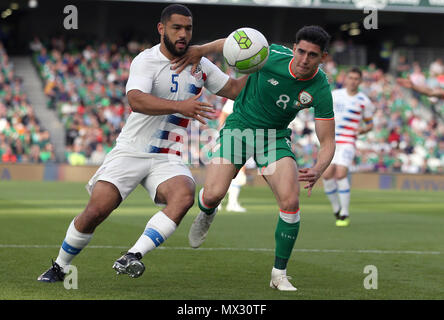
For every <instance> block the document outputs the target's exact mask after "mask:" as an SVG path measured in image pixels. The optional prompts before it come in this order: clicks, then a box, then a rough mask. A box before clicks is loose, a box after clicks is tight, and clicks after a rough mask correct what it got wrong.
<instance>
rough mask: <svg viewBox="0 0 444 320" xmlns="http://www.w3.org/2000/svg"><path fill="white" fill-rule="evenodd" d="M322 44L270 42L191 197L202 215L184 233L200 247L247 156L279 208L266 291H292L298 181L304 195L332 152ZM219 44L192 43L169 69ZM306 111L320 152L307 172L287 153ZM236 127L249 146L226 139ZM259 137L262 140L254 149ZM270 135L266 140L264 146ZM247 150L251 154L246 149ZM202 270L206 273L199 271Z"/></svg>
mask: <svg viewBox="0 0 444 320" xmlns="http://www.w3.org/2000/svg"><path fill="white" fill-rule="evenodd" d="M329 41H330V36H329V35H328V33H327V32H326V31H325V30H324V29H322V28H321V27H318V26H306V27H304V28H302V29H300V30H299V31H298V32H297V34H296V41H295V43H294V45H293V49H290V48H286V47H284V46H281V45H276V44H272V45H271V46H270V54H269V57H268V61H267V62H266V63H265V65H264V66H263V68H262V69H260V70H259V71H257V72H255V73H252V74H250V75H249V76H248V80H247V83H246V85H245V87H244V88H243V90H242V91H241V93H240V94H239V96H238V97H237V99H236V100H235V102H234V111H233V113H232V114H231V115H229V116H228V118H227V120H226V122H225V126H224V128H223V129H222V130H221V131H220V135H219V140H218V142H219V143H218V145H216V148H215V149H213V152H212V155H211V156H212V159H211V161H210V163H209V164H208V165H207V169H206V175H205V184H204V188H203V189H201V190H200V192H199V196H198V202H199V208H200V210H201V211H200V213H199V214H198V216H197V217H196V219H195V220H194V222H193V224H192V226H191V228H190V232H189V236H188V238H189V241H190V245H191V246H192V247H194V248H197V247H199V246H200V245H201V244H202V243H203V242H204V240H205V238H206V236H207V233H208V230H209V228H210V225H211V223H212V221H213V219H214V217H215V215H216V212H217V207H218V205H219V203H220V201H221V200H222V199H223V197H224V196H225V194H226V192H227V190H228V188H229V186H230V183H231V180H232V178H233V177H234V176H235V175H236V173H237V172H238V171H239V170H240V168H241V167H242V166H243V165H244V164H245V162H246V161H247V159H248V158H250V156H254V159H255V161H256V163H257V166H258V167H260V168H261V169H262V172H263V177H264V179H265V180H266V182H267V183H268V185H269V187H270V188H271V190H272V192H273V194H274V196H275V198H276V200H277V204H278V206H279V211H278V218H277V220H278V221H277V224H276V229H275V245H276V246H275V260H274V265H273V268H272V270H271V281H270V287H271V288H274V289H278V290H281V291H296V290H297V289H296V288H295V287H294V286H293V285H292V284H291V283H290V281H288V279H289V277H288V276H287V264H288V261H289V259H290V256H291V253H292V250H293V247H294V244H295V242H296V238H297V236H298V233H299V225H300V217H301V211H300V208H299V193H300V190H299V182H300V181H304V182H306V185H305V186H304V188H305V189H307V190H308V195H309V196H310V195H311V191H312V188H313V186H314V185H315V183H316V181H317V180H318V179H319V178H320V177H321V176H322V173H323V172H324V170H325V169H326V168H327V167H328V165H329V164H330V161H331V159H332V158H333V155H334V151H335V137H334V129H335V121H334V113H333V102H332V96H331V91H330V86H329V84H328V81H327V77H326V75H325V73H324V72H323V71H322V70H321V69H320V68H319V64H320V63H321V62H322V61H323V60H324V59H325V57H326V56H327V48H328V43H329ZM224 42H225V39H219V40H215V41H213V42H210V43H208V44H205V45H202V46H196V47H194V48H193V54H194V55H195V56H194V55H192V52H191V50H190V52H189V53H188V55H186V56H184V57H182V59H176V61H175V62H176V63H175V66H174V67H175V68H177V70H178V71H179V70H181V68H183V67H184V66H185V65H188V64H189V63H192V64H193V63H195V61H196V60H197V61H198V59H199V58H200V57H201V56H204V55H207V54H209V53H214V52H222V49H223V45H224ZM194 59H196V60H194ZM311 107H313V108H314V113H315V131H316V135H317V137H318V139H319V142H320V150H319V153H318V157H317V161H316V164H315V165H314V166H313V167H312V168H303V169H299V170H298V167H297V164H296V156H295V155H294V154H293V152H292V150H291V141H290V138H291V129H289V128H288V125H289V123H290V122H291V121H292V120H293V119H294V118H295V117H296V114H297V113H298V112H299V111H300V110H302V109H305V108H311ZM238 130H240V132H241V133H246V132H248V131H250V132H251V134H253V135H254V137H253V138H254V140H253V142H251V141H250V142H248V140H247V141H245V140H244V139H243V138H242V137H239V136H236V135H235V134H233V132H235V131H238ZM261 136H262V137H263V141H262V144H261V145H259V143H258V141H259V140H261ZM269 138H272V139H270V140H271V141H270V140H268V139H269ZM267 141H268V142H267ZM236 142H237V143H240V144H241V145H242V147H243V148H242V150H233V149H232V148H231V146H232V145H234V144H235V143H236ZM253 149H256V150H255V152H251V150H253ZM248 150H250V151H248ZM203 269H204V270H208V268H206V267H205V266H204V267H203ZM208 272H211V270H209V271H208Z"/></svg>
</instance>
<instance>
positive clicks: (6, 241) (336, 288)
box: [0, 181, 444, 300]
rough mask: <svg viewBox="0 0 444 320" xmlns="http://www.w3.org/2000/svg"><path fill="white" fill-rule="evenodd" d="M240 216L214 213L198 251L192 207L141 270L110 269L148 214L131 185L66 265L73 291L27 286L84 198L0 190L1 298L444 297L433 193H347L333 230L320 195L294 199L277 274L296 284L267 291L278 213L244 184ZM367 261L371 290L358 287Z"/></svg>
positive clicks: (19, 187)
mask: <svg viewBox="0 0 444 320" xmlns="http://www.w3.org/2000/svg"><path fill="white" fill-rule="evenodd" d="M240 197H241V202H242V204H243V205H244V206H245V207H246V208H247V209H248V212H247V213H242V214H239V213H228V212H225V211H221V212H220V213H219V214H218V216H217V217H216V219H215V222H214V224H213V225H212V228H211V230H210V233H209V235H208V238H207V240H206V242H205V243H204V245H203V247H202V248H200V249H197V250H194V249H190V248H189V247H188V240H187V233H188V230H189V227H190V225H191V222H192V221H193V219H194V217H195V216H196V214H197V209H196V206H195V207H194V208H193V209H192V210H191V211H190V212H189V213H188V215H187V216H186V217H185V218H184V220H183V222H182V224H181V225H180V226H179V228H178V229H177V231H176V232H175V233H174V234H173V236H172V237H171V238H169V239H168V240H167V241H166V242H165V243H164V244H163V245H162V246H161V247H160V248H158V249H157V250H154V251H152V252H150V253H149V254H147V255H146V256H145V257H144V259H143V261H144V263H145V265H146V266H147V270H146V272H145V274H144V275H143V276H142V277H140V278H138V279H132V278H129V277H128V276H126V275H121V276H117V275H116V274H115V272H114V270H113V269H112V268H111V266H112V264H113V262H114V261H115V260H116V258H118V257H120V255H121V252H122V251H124V250H126V249H128V248H129V247H131V246H132V244H133V243H134V242H135V241H136V240H137V238H138V237H139V235H140V234H141V232H142V231H143V229H144V227H145V224H146V222H147V220H148V219H149V217H150V216H151V215H153V214H154V213H155V212H157V211H158V209H157V208H156V207H155V206H154V205H153V204H152V202H151V200H150V199H149V197H148V195H147V194H146V192H145V190H144V189H142V188H138V189H137V190H136V191H135V192H134V193H133V194H132V195H131V196H130V197H129V198H128V199H127V200H126V201H125V202H124V203H123V204H122V205H121V206H120V208H118V209H117V210H116V211H115V212H114V213H113V214H112V215H111V216H110V217H109V218H108V219H107V220H106V221H105V222H104V223H103V224H102V225H101V226H99V227H98V229H97V230H96V233H95V235H94V237H93V240H92V241H91V242H90V244H89V246H88V247H87V248H85V249H84V250H83V251H82V252H81V253H80V254H79V256H78V257H76V259H75V260H74V262H73V264H74V265H75V266H76V267H77V269H78V275H79V280H78V289H77V290H66V289H65V288H64V286H63V283H56V284H46V283H40V282H38V281H36V279H37V277H38V276H39V275H40V274H41V273H42V272H43V271H45V270H46V269H47V268H48V267H49V265H50V262H51V258H54V259H55V257H56V256H57V253H58V250H59V246H60V245H61V243H62V241H63V239H64V236H65V232H66V229H67V227H68V225H69V223H70V221H71V220H72V219H73V217H74V216H75V215H77V214H78V213H79V212H81V211H82V209H83V208H84V205H85V204H86V202H87V200H88V195H87V193H86V191H85V189H84V186H83V184H79V183H60V182H57V183H55V182H38V183H37V182H8V181H6V182H5V181H2V182H0V261H1V263H0V287H1V290H0V299H12V300H15V299H76V300H82V299H104V300H106V299H119V300H125V299H147V300H148V299H150V300H173V299H174V300H177V299H178V300H182V299H183V300H194V299H196V300H201V299H205V300H218V299H228V300H245V299H248V300H250V299H251V300H287V299H291V300H306V299H318V300H324V299H402V300H405V299H427V300H432V299H440V300H442V299H444V272H443V266H444V232H443V231H444V196H443V194H442V193H440V192H397V191H363V190H353V191H352V201H351V214H352V216H351V222H352V223H351V225H350V227H348V228H337V227H336V226H335V225H334V219H333V215H332V214H331V209H330V205H329V203H328V201H327V198H326V197H325V195H324V194H323V193H322V191H321V190H320V188H319V187H318V188H316V189H315V191H314V193H313V195H312V197H311V198H307V196H306V193H305V192H303V193H302V196H301V213H302V219H301V230H300V233H299V237H298V240H297V242H296V245H295V249H294V252H293V255H292V257H291V260H290V263H289V267H288V274H289V275H291V276H292V282H293V283H294V284H295V285H296V287H297V288H298V291H297V292H292V293H288V292H287V293H286V292H278V291H276V290H272V289H270V288H269V287H268V284H269V280H270V278H269V276H270V271H271V267H272V265H273V261H274V252H273V250H274V229H275V224H276V220H277V210H278V208H277V206H276V203H275V201H274V198H273V195H272V194H271V192H270V191H269V190H268V189H267V188H265V187H256V188H253V187H245V188H244V189H242V192H241V196H240ZM367 265H374V266H375V267H376V268H377V271H378V288H377V289H376V290H375V289H373V290H367V289H365V288H364V285H363V284H364V279H365V277H366V276H367V274H365V273H364V268H365V266H367Z"/></svg>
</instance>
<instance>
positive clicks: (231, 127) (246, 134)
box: [208, 121, 296, 170]
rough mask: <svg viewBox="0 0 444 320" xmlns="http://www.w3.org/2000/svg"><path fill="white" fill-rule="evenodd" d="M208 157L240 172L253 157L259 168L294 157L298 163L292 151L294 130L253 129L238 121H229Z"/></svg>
mask: <svg viewBox="0 0 444 320" xmlns="http://www.w3.org/2000/svg"><path fill="white" fill-rule="evenodd" d="M208 156H209V159H215V158H224V159H227V160H228V161H230V162H231V163H232V164H234V165H235V166H236V168H237V169H238V170H239V169H240V168H242V166H243V165H244V164H245V162H246V161H247V160H248V159H249V158H250V157H253V158H254V161H255V162H256V165H257V166H258V167H259V168H262V167H267V166H268V165H269V164H270V163H273V162H275V161H277V160H279V159H281V158H284V157H292V158H293V159H294V160H295V161H296V156H295V155H294V153H293V152H292V151H291V130H290V129H284V130H276V129H249V128H244V127H243V126H242V125H241V124H240V123H237V122H235V121H227V122H226V124H225V126H224V127H223V128H222V129H221V130H220V132H219V138H218V139H217V142H216V146H215V147H214V148H213V150H211V151H210V152H209V154H208Z"/></svg>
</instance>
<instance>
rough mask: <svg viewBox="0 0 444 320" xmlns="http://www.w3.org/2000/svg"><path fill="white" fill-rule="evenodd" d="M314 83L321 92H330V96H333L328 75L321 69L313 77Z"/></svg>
mask: <svg viewBox="0 0 444 320" xmlns="http://www.w3.org/2000/svg"><path fill="white" fill-rule="evenodd" d="M313 80H314V81H312V83H313V86H315V87H316V88H317V89H318V90H320V91H328V93H329V95H331V88H330V83H329V82H328V77H327V74H326V73H325V72H324V70H322V69H321V68H320V67H319V68H318V71H317V72H316V74H315V76H314V77H313Z"/></svg>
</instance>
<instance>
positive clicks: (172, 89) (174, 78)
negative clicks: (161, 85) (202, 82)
mask: <svg viewBox="0 0 444 320" xmlns="http://www.w3.org/2000/svg"><path fill="white" fill-rule="evenodd" d="M178 76H179V75H178V74H176V73H175V74H172V75H171V82H172V83H173V85H172V86H171V88H170V91H171V92H177V88H178V87H179V83H178V82H177V80H176V78H177V77H178Z"/></svg>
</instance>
